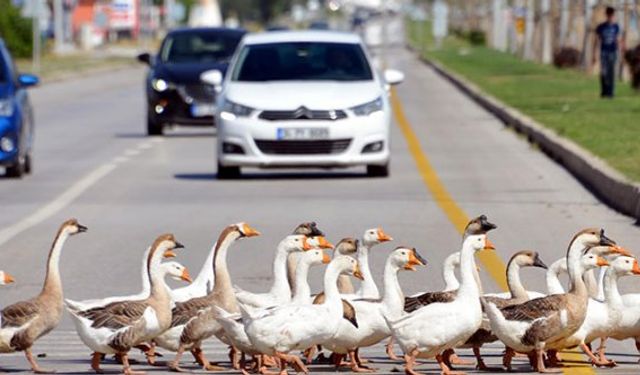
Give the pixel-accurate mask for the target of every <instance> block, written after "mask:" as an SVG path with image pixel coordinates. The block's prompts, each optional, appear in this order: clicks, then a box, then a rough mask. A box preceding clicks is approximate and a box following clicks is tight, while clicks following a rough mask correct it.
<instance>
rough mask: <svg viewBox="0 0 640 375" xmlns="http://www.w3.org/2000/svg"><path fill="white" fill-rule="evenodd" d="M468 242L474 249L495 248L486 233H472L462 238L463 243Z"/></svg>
mask: <svg viewBox="0 0 640 375" xmlns="http://www.w3.org/2000/svg"><path fill="white" fill-rule="evenodd" d="M466 244H469V245H470V246H471V248H472V249H473V250H474V251H480V250H485V249H486V250H495V246H494V245H493V243H492V242H491V241H490V240H489V237H487V235H486V234H472V235H469V236H467V238H466V239H465V240H464V244H463V246H464V245H466Z"/></svg>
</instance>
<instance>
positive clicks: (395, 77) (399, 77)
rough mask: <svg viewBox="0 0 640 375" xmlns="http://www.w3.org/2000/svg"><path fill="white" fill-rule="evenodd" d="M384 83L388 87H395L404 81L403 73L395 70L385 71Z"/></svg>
mask: <svg viewBox="0 0 640 375" xmlns="http://www.w3.org/2000/svg"><path fill="white" fill-rule="evenodd" d="M384 81H385V82H386V83H387V84H388V85H397V84H399V83H402V81H404V73H402V72H401V71H399V70H395V69H386V70H385V71H384Z"/></svg>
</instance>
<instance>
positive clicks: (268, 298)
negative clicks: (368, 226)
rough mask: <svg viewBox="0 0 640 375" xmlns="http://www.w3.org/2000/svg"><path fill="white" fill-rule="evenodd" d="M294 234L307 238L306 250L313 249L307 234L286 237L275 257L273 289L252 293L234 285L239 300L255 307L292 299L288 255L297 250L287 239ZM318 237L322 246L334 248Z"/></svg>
mask: <svg viewBox="0 0 640 375" xmlns="http://www.w3.org/2000/svg"><path fill="white" fill-rule="evenodd" d="M292 236H293V237H296V238H299V237H303V238H305V244H306V246H305V248H304V250H309V249H311V244H309V243H308V242H309V241H308V239H306V237H305V236H301V235H290V236H287V237H285V240H283V241H281V242H280V244H279V245H278V248H277V249H276V255H275V258H274V259H273V284H272V286H271V289H270V290H269V291H268V292H266V293H252V292H248V291H245V290H242V289H241V288H240V287H238V286H234V289H235V290H236V298H237V300H238V302H240V303H242V304H244V305H247V306H251V307H254V308H255V307H269V306H276V305H280V304H283V303H288V302H290V301H291V287H290V285H289V282H288V280H287V257H288V256H289V254H290V253H292V252H295V251H296V248H295V247H291V246H289V245H290V243H289V242H288V240H287V239H288V238H289V237H292ZM316 239H317V242H318V246H319V247H320V248H333V245H332V244H331V243H329V242H328V241H327V240H326V239H325V238H324V237H322V236H318V237H316Z"/></svg>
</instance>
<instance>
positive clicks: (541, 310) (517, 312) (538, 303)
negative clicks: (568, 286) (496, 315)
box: [500, 294, 566, 322]
mask: <svg viewBox="0 0 640 375" xmlns="http://www.w3.org/2000/svg"><path fill="white" fill-rule="evenodd" d="M565 305H566V295H565V294H553V295H550V296H546V297H541V298H535V299H532V300H529V301H527V302H524V303H521V304H518V305H512V306H507V307H505V308H503V309H501V310H500V311H501V312H502V315H503V316H504V317H505V319H507V320H517V321H521V322H531V321H534V320H536V319H540V318H549V317H551V316H552V315H554V314H556V313H558V312H559V311H560V310H561V309H563V308H564V307H565Z"/></svg>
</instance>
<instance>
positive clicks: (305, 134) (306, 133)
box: [276, 128, 329, 140]
mask: <svg viewBox="0 0 640 375" xmlns="http://www.w3.org/2000/svg"><path fill="white" fill-rule="evenodd" d="M276 138H277V139H278V140H292V139H299V140H300V139H301V140H304V139H327V138H329V128H278V131H277V134H276Z"/></svg>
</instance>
